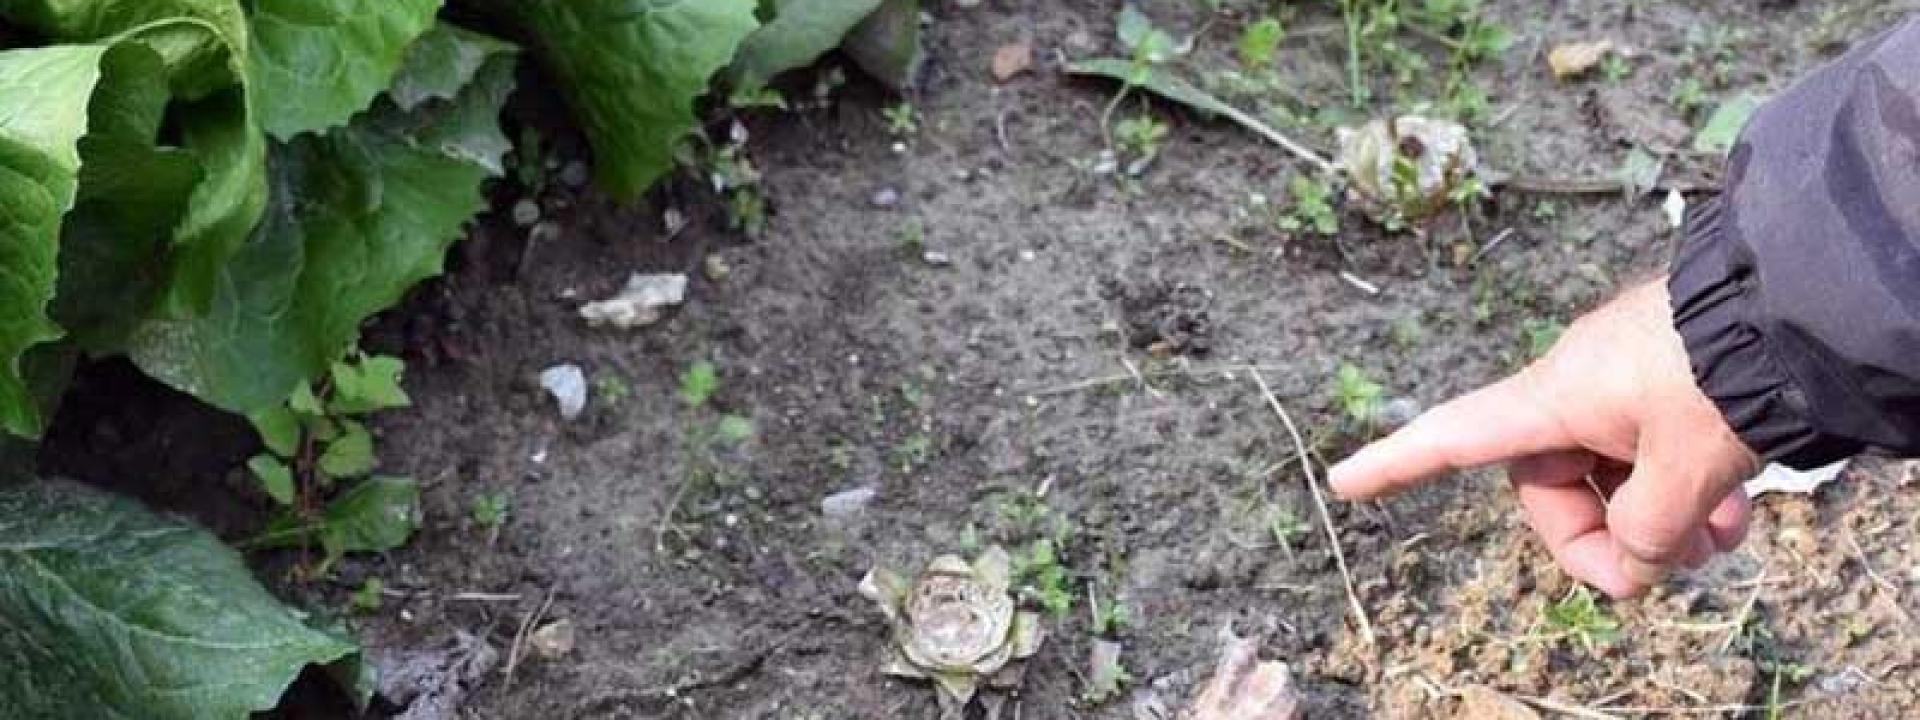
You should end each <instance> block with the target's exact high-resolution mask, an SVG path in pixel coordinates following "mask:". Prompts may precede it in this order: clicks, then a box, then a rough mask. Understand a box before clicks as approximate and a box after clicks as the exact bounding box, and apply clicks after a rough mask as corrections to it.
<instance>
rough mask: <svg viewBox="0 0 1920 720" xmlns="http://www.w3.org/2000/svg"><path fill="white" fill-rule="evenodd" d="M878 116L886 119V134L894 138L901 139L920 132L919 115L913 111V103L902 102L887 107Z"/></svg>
mask: <svg viewBox="0 0 1920 720" xmlns="http://www.w3.org/2000/svg"><path fill="white" fill-rule="evenodd" d="M880 115H881V117H884V118H886V121H887V132H888V133H890V134H892V135H893V136H894V137H897V138H903V137H907V136H909V135H913V134H914V133H918V132H920V113H919V112H918V111H916V110H914V108H913V103H910V102H905V101H902V102H900V103H899V104H896V105H889V106H887V107H885V108H882V109H881V110H880Z"/></svg>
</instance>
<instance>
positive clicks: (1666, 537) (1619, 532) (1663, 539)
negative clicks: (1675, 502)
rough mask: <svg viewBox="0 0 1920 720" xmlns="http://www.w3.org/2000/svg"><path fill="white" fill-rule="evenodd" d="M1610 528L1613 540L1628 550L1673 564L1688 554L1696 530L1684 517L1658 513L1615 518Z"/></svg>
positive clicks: (1645, 558)
mask: <svg viewBox="0 0 1920 720" xmlns="http://www.w3.org/2000/svg"><path fill="white" fill-rule="evenodd" d="M1611 529H1612V530H1613V537H1614V540H1615V541H1617V542H1619V543H1620V546H1621V547H1622V548H1623V549H1625V550H1626V551H1627V553H1628V554H1630V555H1633V556H1634V557H1637V558H1640V559H1642V560H1647V561H1650V562H1655V563H1661V564H1672V563H1675V562H1677V561H1679V560H1681V559H1683V558H1684V557H1685V556H1686V554H1687V551H1688V550H1689V549H1690V548H1691V541H1692V539H1693V530H1694V528H1693V526H1692V525H1690V524H1688V523H1687V522H1686V519H1685V518H1681V517H1677V516H1670V515H1665V514H1657V513H1656V514H1643V515H1640V516H1637V517H1633V518H1631V519H1630V520H1627V521H1625V522H1618V521H1616V522H1614V523H1612V528H1611Z"/></svg>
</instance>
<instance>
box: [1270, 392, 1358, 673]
mask: <svg viewBox="0 0 1920 720" xmlns="http://www.w3.org/2000/svg"><path fill="white" fill-rule="evenodd" d="M1249 372H1250V373H1251V374H1252V375H1253V382H1254V384H1255V385H1258V386H1259V387H1260V395H1261V397H1264V398H1266V400H1267V405H1268V406H1269V407H1271V408H1273V414H1275V415H1278V416H1280V422H1281V424H1284V425H1286V426H1287V434H1288V435H1290V436H1292V437H1293V446H1294V448H1295V450H1297V451H1298V452H1299V453H1300V469H1301V470H1302V471H1304V472H1306V474H1307V489H1308V490H1311V491H1312V492H1313V504H1314V507H1315V508H1317V509H1318V510H1319V511H1320V525H1321V527H1322V528H1323V529H1325V530H1326V531H1327V542H1328V543H1329V544H1330V546H1331V547H1332V548H1333V562H1334V564H1335V565H1336V566H1338V567H1339V568H1340V579H1341V580H1343V581H1345V582H1346V586H1347V602H1348V603H1350V604H1351V605H1352V606H1353V617H1354V620H1355V621H1356V622H1358V623H1359V624H1360V636H1361V637H1362V638H1363V639H1365V640H1366V641H1367V644H1368V645H1373V644H1374V634H1373V621H1371V620H1369V619H1367V608H1366V606H1364V605H1361V604H1360V593H1359V592H1358V591H1356V590H1354V587H1353V572H1352V571H1350V570H1348V569H1347V554H1346V552H1344V551H1342V550H1341V549H1340V533H1339V532H1337V531H1335V530H1334V528H1333V514H1332V513H1330V512H1328V511H1327V500H1326V498H1325V497H1324V496H1323V495H1322V494H1321V492H1320V480H1319V477H1318V475H1317V473H1315V472H1314V470H1313V457H1312V453H1311V452H1309V451H1308V450H1307V441H1306V440H1305V439H1304V438H1302V437H1301V436H1300V428H1299V427H1298V426H1296V425H1294V424H1293V417H1292V416H1291V415H1288V414H1287V409H1286V408H1285V407H1282V406H1281V405H1280V399H1279V398H1277V397H1274V394H1273V388H1272V387H1270V386H1268V385H1267V378H1266V376H1264V375H1261V374H1260V369H1259V368H1249Z"/></svg>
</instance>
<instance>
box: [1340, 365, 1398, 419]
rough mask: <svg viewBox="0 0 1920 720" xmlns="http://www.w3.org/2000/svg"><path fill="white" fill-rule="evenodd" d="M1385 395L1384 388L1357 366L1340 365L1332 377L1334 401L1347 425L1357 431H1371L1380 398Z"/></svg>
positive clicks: (1378, 416)
mask: <svg viewBox="0 0 1920 720" xmlns="http://www.w3.org/2000/svg"><path fill="white" fill-rule="evenodd" d="M1385 395H1386V389H1385V388H1383V387H1381V386H1380V384H1379V383H1376V382H1374V381H1373V380H1372V379H1371V378H1368V377H1367V373H1366V371H1364V370H1361V369H1360V368H1359V367H1358V366H1355V365H1352V364H1346V365H1341V366H1340V372H1339V374H1338V375H1336V376H1335V378H1334V401H1335V402H1336V403H1337V404H1338V405H1339V407H1340V414H1341V415H1342V416H1343V417H1345V418H1346V422H1347V423H1348V425H1349V426H1351V427H1353V428H1354V429H1356V430H1358V431H1361V432H1371V431H1372V429H1373V428H1374V427H1375V426H1376V425H1377V424H1378V423H1379V421H1380V405H1381V400H1382V399H1383V398H1384V397H1385Z"/></svg>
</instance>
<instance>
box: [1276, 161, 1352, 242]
mask: <svg viewBox="0 0 1920 720" xmlns="http://www.w3.org/2000/svg"><path fill="white" fill-rule="evenodd" d="M1287 192H1288V194H1289V195H1291V196H1292V198H1293V204H1292V206H1291V207H1289V208H1288V210H1287V214H1286V215H1284V216H1281V218H1280V229H1282V230H1285V231H1287V232H1290V233H1292V232H1301V231H1303V230H1305V231H1312V232H1313V233H1314V234H1317V235H1325V236H1333V235H1338V234H1340V213H1339V211H1337V210H1334V208H1333V185H1332V183H1330V182H1328V181H1327V179H1326V178H1322V177H1320V176H1318V175H1308V174H1299V175H1295V176H1293V179H1292V180H1290V181H1288V182H1287Z"/></svg>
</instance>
